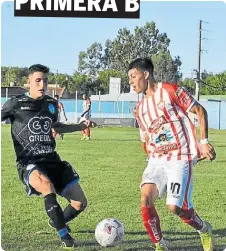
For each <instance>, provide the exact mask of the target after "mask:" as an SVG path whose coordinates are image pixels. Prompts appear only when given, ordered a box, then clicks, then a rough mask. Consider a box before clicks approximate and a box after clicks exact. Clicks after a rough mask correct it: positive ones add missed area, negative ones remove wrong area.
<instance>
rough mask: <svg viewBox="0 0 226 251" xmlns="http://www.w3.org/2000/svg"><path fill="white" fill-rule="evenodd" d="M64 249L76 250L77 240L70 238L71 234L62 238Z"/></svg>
mask: <svg viewBox="0 0 226 251" xmlns="http://www.w3.org/2000/svg"><path fill="white" fill-rule="evenodd" d="M61 243H62V247H63V248H64V249H68V250H69V249H73V248H75V240H74V239H73V238H72V237H71V236H70V234H66V235H65V236H64V237H61Z"/></svg>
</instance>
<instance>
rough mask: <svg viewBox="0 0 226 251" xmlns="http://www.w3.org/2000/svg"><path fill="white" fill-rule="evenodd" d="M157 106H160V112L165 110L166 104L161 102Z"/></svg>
mask: <svg viewBox="0 0 226 251" xmlns="http://www.w3.org/2000/svg"><path fill="white" fill-rule="evenodd" d="M157 106H158V108H159V109H160V110H163V109H164V108H165V102H164V101H160V102H159V103H158V105H157Z"/></svg>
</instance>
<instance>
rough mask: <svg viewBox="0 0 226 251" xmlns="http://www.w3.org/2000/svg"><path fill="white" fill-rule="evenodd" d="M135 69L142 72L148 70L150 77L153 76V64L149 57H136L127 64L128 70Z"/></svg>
mask: <svg viewBox="0 0 226 251" xmlns="http://www.w3.org/2000/svg"><path fill="white" fill-rule="evenodd" d="M131 69H137V70H140V71H142V72H145V71H148V72H149V74H150V77H151V78H154V65H153V63H152V60H151V59H150V58H137V59H135V60H134V61H132V62H131V63H130V64H129V67H128V71H129V70H131Z"/></svg>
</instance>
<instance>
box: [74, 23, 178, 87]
mask: <svg viewBox="0 0 226 251" xmlns="http://www.w3.org/2000/svg"><path fill="white" fill-rule="evenodd" d="M169 44H170V39H169V38H168V37H167V34H166V33H160V32H159V30H158V29H157V28H156V25H155V23H154V22H147V23H146V24H145V25H144V26H142V27H136V28H135V29H134V31H133V32H131V31H130V30H128V29H127V28H123V29H120V30H119V31H118V35H117V36H116V38H115V39H113V40H110V39H108V40H107V41H106V42H105V45H104V46H102V45H101V44H99V43H94V44H92V45H91V46H90V47H89V48H88V49H87V50H86V51H85V52H80V54H79V67H78V69H79V72H80V73H84V74H89V75H90V76H92V77H93V76H95V77H97V76H98V74H99V73H100V72H101V71H103V70H107V69H111V70H116V71H118V72H120V75H121V78H122V89H123V90H127V91H128V90H129V87H128V84H127V83H128V80H127V67H128V64H129V63H130V62H131V61H132V60H133V59H135V58H138V57H149V58H150V57H152V58H153V61H154V63H156V65H155V73H156V78H157V80H158V81H160V80H162V79H160V78H161V77H163V78H164V79H165V80H166V81H170V82H175V81H176V82H177V81H179V79H180V78H181V74H180V73H179V67H180V65H181V61H180V57H176V58H175V59H173V58H172V56H171V54H170V51H169V50H168V47H169Z"/></svg>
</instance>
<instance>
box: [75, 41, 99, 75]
mask: <svg viewBox="0 0 226 251" xmlns="http://www.w3.org/2000/svg"><path fill="white" fill-rule="evenodd" d="M102 50H103V47H102V45H101V44H100V43H93V44H92V45H91V46H90V47H89V48H88V49H87V50H86V52H84V51H81V52H80V53H79V62H78V71H79V72H80V73H83V74H88V75H90V76H92V77H96V76H97V73H98V71H99V70H100V69H101V67H102V65H103V57H102Z"/></svg>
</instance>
